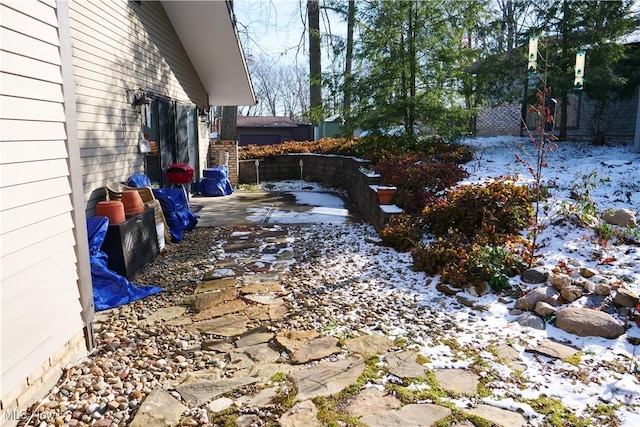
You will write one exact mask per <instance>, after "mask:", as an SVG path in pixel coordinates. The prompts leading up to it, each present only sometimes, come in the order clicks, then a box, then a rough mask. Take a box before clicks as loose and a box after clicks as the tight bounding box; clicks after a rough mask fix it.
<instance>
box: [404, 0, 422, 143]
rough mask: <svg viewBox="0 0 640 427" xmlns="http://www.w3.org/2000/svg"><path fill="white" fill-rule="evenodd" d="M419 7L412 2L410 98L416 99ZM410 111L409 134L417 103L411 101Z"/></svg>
mask: <svg viewBox="0 0 640 427" xmlns="http://www.w3.org/2000/svg"><path fill="white" fill-rule="evenodd" d="M418 7H419V5H418V4H417V3H413V2H412V3H411V9H410V15H409V98H410V99H411V100H415V99H416V80H417V79H418V77H417V69H418V64H417V63H418V58H417V57H416V25H417V24H418ZM408 104H409V111H408V117H407V119H408V120H407V124H406V125H407V135H409V136H413V135H414V124H415V121H416V103H415V102H409V103H408Z"/></svg>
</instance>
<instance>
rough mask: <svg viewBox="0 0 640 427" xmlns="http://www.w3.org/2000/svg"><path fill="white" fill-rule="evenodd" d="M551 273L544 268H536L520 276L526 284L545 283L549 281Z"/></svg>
mask: <svg viewBox="0 0 640 427" xmlns="http://www.w3.org/2000/svg"><path fill="white" fill-rule="evenodd" d="M548 276H549V273H548V272H547V271H546V270H545V269H544V268H543V267H534V268H530V269H528V270H525V271H523V272H522V274H521V275H520V278H521V279H522V281H523V282H525V283H532V284H538V283H544V282H546V281H547V278H548Z"/></svg>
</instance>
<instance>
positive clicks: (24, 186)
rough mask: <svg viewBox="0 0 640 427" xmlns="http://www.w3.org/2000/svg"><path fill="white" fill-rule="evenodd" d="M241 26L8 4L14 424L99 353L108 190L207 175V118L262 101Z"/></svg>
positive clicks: (172, 8) (1, 158)
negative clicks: (198, 172)
mask: <svg viewBox="0 0 640 427" xmlns="http://www.w3.org/2000/svg"><path fill="white" fill-rule="evenodd" d="M234 22H235V21H234V17H233V14H232V12H231V9H230V2H226V1H208V2H198V1H194V2H186V1H185V2H179V1H176V2H172V1H167V2H165V1H162V2H158V1H153V2H152V1H124V0H111V1H106V2H105V1H96V2H89V1H86V0H69V1H56V0H40V1H36V0H31V1H24V0H19V1H6V0H0V27H1V31H2V33H1V44H0V71H1V75H0V77H1V81H0V90H1V111H0V119H1V127H0V150H1V151H0V164H1V165H2V167H1V169H0V171H1V172H0V203H1V204H0V221H1V222H0V224H1V227H2V228H1V230H0V232H1V241H0V256H1V270H0V277H1V282H0V311H1V313H2V315H1V317H0V337H1V338H0V339H1V348H0V350H1V359H0V360H1V363H0V375H1V376H0V411H1V412H0V414H2V422H3V423H5V424H15V418H17V416H18V415H19V414H20V413H19V412H18V411H19V410H22V409H24V408H26V407H27V405H28V404H30V402H31V401H32V400H33V399H34V398H35V399H38V398H41V397H43V395H44V393H45V392H46V391H47V389H48V388H50V387H51V386H52V385H53V384H55V382H56V381H57V380H58V379H59V376H60V374H61V372H62V369H63V368H64V367H65V365H66V364H67V363H69V362H72V361H75V360H77V359H78V357H80V356H83V355H85V354H87V352H88V350H90V349H91V348H92V347H93V331H92V327H91V322H92V319H93V315H94V307H93V294H92V285H91V271H90V264H89V254H88V244H87V227H86V217H87V216H92V215H93V214H94V212H95V206H96V204H97V203H98V201H100V200H103V199H104V196H105V190H104V186H105V185H106V184H107V183H108V182H111V181H125V180H126V179H127V178H128V177H129V176H131V175H133V174H135V173H146V174H148V175H149V176H150V177H151V178H152V180H154V181H155V182H156V183H162V182H163V179H164V173H163V170H164V169H163V168H164V167H166V165H167V164H169V163H172V162H184V163H189V164H191V165H193V166H194V167H196V168H198V167H199V166H202V165H203V164H205V163H206V158H207V153H208V149H209V129H208V128H207V124H206V123H204V122H202V121H201V119H200V115H202V118H204V117H205V113H206V111H207V110H208V109H209V108H210V106H211V105H253V104H255V102H256V101H255V97H254V94H253V90H252V87H251V82H250V80H249V76H248V72H247V68H246V64H245V60H244V56H243V53H242V49H241V47H240V44H239V41H238V38H237V32H236V28H235V23H234ZM132 103H135V104H138V105H132ZM144 133H147V134H148V139H149V140H152V141H154V142H156V143H157V144H156V145H157V147H158V150H157V153H156V154H153V153H150V154H144V153H141V152H140V150H139V145H138V143H139V141H140V139H141V134H144ZM3 425H4V424H3Z"/></svg>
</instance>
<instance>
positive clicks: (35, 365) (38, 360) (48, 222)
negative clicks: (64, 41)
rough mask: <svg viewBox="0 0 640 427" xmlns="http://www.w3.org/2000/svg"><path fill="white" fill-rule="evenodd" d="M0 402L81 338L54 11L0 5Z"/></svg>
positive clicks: (44, 6)
mask: <svg viewBox="0 0 640 427" xmlns="http://www.w3.org/2000/svg"><path fill="white" fill-rule="evenodd" d="M0 14H1V15H2V20H1V21H0V37H1V38H0V67H1V74H0V79H1V80H0V104H1V112H0V121H1V123H0V126H1V127H0V129H1V132H0V165H1V167H0V227H1V228H0V238H1V245H0V259H1V268H0V312H1V313H2V314H1V316H0V336H1V340H2V342H1V346H2V356H1V363H0V375H1V382H0V398H1V399H2V400H3V407H7V406H8V405H9V404H11V402H7V401H5V397H6V396H8V395H15V394H16V390H21V389H24V388H25V387H26V386H27V385H29V384H30V383H32V380H30V381H27V379H28V378H33V377H32V375H33V373H34V372H41V371H42V369H43V368H42V367H43V366H46V363H47V361H48V360H49V358H50V357H51V355H52V354H54V353H56V352H58V351H60V349H62V348H64V346H65V344H66V343H67V342H69V341H70V340H71V339H72V338H73V337H74V336H77V334H78V333H81V331H82V330H83V321H82V318H81V314H80V313H81V310H82V308H81V305H80V302H79V291H78V267H77V265H78V264H77V263H78V259H77V256H76V251H75V249H74V247H75V236H74V223H73V218H72V210H73V208H72V204H71V198H70V194H71V186H70V181H69V175H70V174H69V166H68V149H67V141H66V138H67V136H66V130H65V111H64V98H63V89H62V73H61V59H60V46H59V41H58V29H57V22H58V21H57V16H56V9H55V3H54V2H53V1H49V2H38V1H30V2H24V1H15V2H14V1H8V2H3V3H2V4H1V5H0Z"/></svg>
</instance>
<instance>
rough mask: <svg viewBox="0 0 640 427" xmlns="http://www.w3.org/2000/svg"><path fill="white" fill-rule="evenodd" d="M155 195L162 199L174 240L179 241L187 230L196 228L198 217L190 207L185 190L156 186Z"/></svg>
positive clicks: (163, 210) (161, 203)
mask: <svg viewBox="0 0 640 427" xmlns="http://www.w3.org/2000/svg"><path fill="white" fill-rule="evenodd" d="M153 195H154V196H155V198H156V199H158V201H160V206H162V213H164V218H165V219H166V220H167V225H168V226H169V234H170V235H171V241H172V242H174V243H178V242H179V241H181V240H182V238H183V236H184V232H185V231H191V230H193V229H194V228H196V224H198V217H197V216H196V215H195V214H194V213H193V212H191V209H189V205H188V203H187V198H186V196H185V193H184V191H182V190H181V189H179V188H154V189H153Z"/></svg>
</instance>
